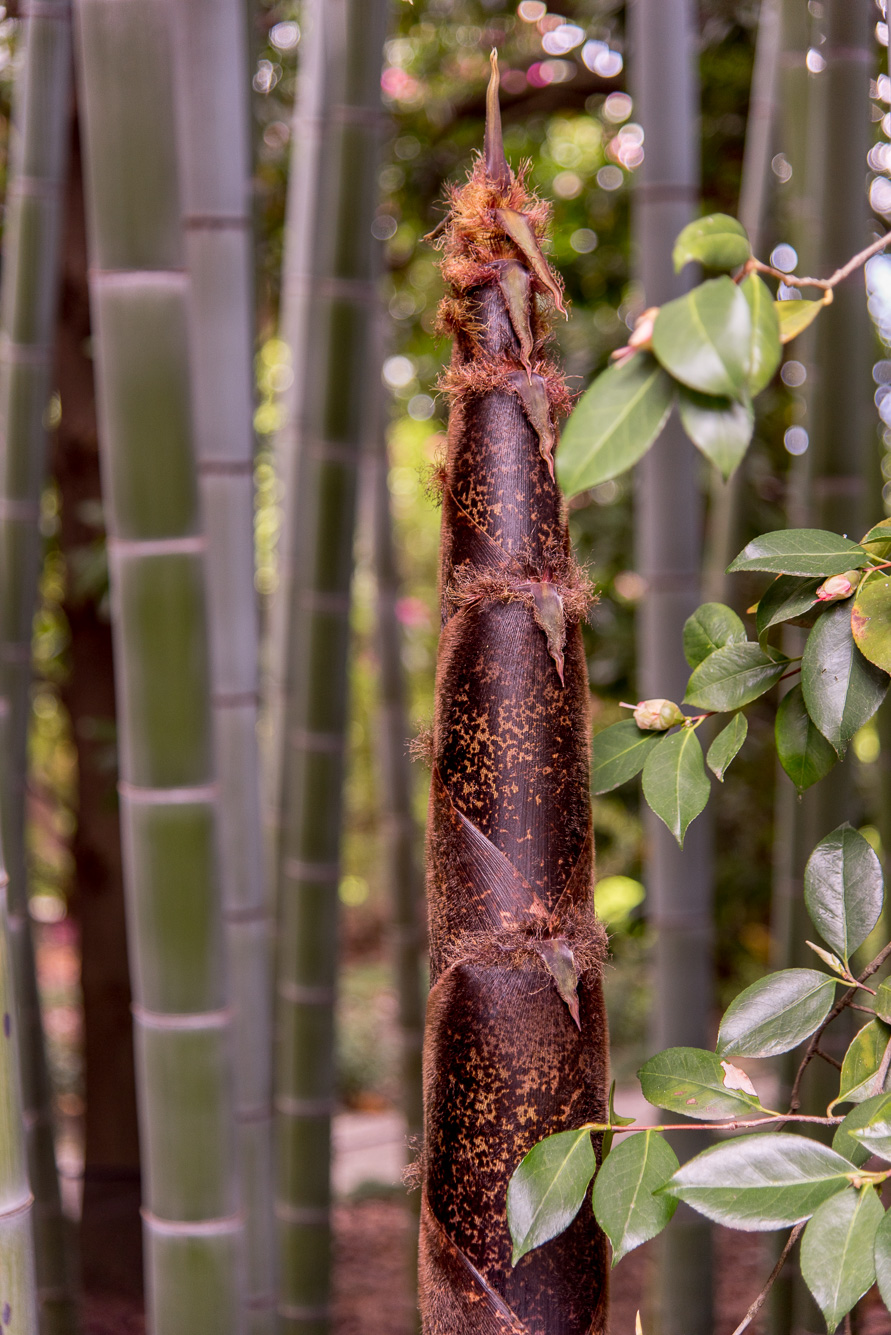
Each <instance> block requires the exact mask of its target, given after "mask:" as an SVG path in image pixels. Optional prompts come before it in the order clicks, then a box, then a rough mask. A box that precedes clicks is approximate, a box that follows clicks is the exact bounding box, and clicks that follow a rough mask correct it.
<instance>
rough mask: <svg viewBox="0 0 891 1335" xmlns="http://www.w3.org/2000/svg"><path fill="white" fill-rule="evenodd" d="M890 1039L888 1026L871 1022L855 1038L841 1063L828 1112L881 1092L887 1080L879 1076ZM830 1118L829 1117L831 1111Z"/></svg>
mask: <svg viewBox="0 0 891 1335" xmlns="http://www.w3.org/2000/svg"><path fill="white" fill-rule="evenodd" d="M889 1039H891V1026H889V1025H887V1024H885V1023H884V1021H883V1020H870V1022H869V1024H865V1025H864V1026H863V1028H862V1029H861V1030H860V1031H859V1032H858V1033H857V1034H855V1035H854V1040H853V1042H852V1043H851V1045H850V1046H849V1048H848V1050H847V1052H846V1053H845V1057H844V1061H843V1062H842V1069H841V1076H840V1078H839V1089H838V1095H837V1097H836V1098H834V1099H833V1101H832V1103H831V1104H830V1105H829V1107H830V1109H831V1108H834V1107H835V1106H836V1104H837V1103H862V1102H863V1100H864V1099H869V1098H872V1096H873V1095H874V1094H881V1093H883V1091H884V1087H885V1085H886V1084H887V1083H888V1079H887V1076H886V1077H885V1079H884V1080H880V1079H879V1077H880V1075H881V1067H882V1061H883V1058H884V1056H885V1052H886V1049H887V1047H888V1041H889ZM829 1115H830V1116H832V1114H831V1112H830V1113H829Z"/></svg>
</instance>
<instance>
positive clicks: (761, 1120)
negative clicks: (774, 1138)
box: [579, 1112, 844, 1136]
mask: <svg viewBox="0 0 891 1335" xmlns="http://www.w3.org/2000/svg"><path fill="white" fill-rule="evenodd" d="M843 1121H844V1118H843V1117H812V1116H810V1115H809V1114H806V1113H778V1112H771V1113H769V1114H768V1116H766V1117H743V1118H735V1119H734V1120H733V1121H730V1122H658V1123H657V1124H656V1125H655V1126H640V1125H639V1124H638V1123H637V1122H635V1123H633V1124H632V1125H629V1126H617V1125H616V1124H615V1123H614V1122H586V1123H585V1125H584V1126H583V1127H580V1128H579V1130H581V1131H593V1132H595V1133H597V1132H601V1131H613V1132H614V1133H615V1134H616V1135H617V1136H618V1135H624V1134H625V1133H626V1132H627V1133H633V1132H635V1131H660V1132H661V1131H747V1130H748V1129H749V1128H750V1127H753V1126H770V1125H771V1124H772V1123H774V1122H810V1123H812V1124H813V1125H815V1126H839V1125H840V1124H841V1123H842V1122H843Z"/></svg>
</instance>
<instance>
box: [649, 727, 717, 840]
mask: <svg viewBox="0 0 891 1335" xmlns="http://www.w3.org/2000/svg"><path fill="white" fill-rule="evenodd" d="M710 791H711V788H710V785H709V781H708V777H707V775H706V772H705V765H704V764H703V761H702V747H701V746H700V745H699V738H698V737H697V736H696V733H695V732H694V731H693V729H692V728H681V729H679V731H678V732H673V733H670V734H669V735H668V736H667V737H666V736H663V738H662V740H661V742H660V743H659V745H658V746H656V747H654V748H653V750H652V751H650V753H649V754H648V756H647V759H646V762H645V764H644V767H643V792H644V797H645V798H646V799H647V802H648V803H649V804H650V807H651V808H652V809H653V811H655V813H656V815H657V816H658V817H659V819H660V820H662V821H664V822H665V824H666V825H667V826H668V828H669V829H670V830H671V832H672V834H673V835H674V837H675V839H677V841H678V843H679V844H680V846H681V848H683V846H684V835H685V834H686V832H687V827H688V826H689V824H690V822H691V821H693V820H695V819H696V817H697V816H698V815H699V813H700V812H701V811H702V810H703V809H704V807H705V804H706V802H708V796H709V793H710Z"/></svg>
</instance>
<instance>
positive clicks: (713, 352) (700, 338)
mask: <svg viewBox="0 0 891 1335" xmlns="http://www.w3.org/2000/svg"><path fill="white" fill-rule="evenodd" d="M751 342H752V316H751V312H750V311H749V305H748V302H747V301H746V299H745V297H744V296H743V294H742V292H740V290H739V288H738V287H737V285H736V283H734V282H733V280H732V279H731V278H727V277H723V278H712V279H709V280H708V282H705V283H701V284H700V285H699V287H694V288H693V290H692V291H691V292H687V293H685V294H684V296H682V297H676V298H675V300H674V301H669V302H667V303H666V305H664V306H663V307H662V308H661V309H660V311H659V314H658V316H657V317H656V322H655V324H654V326H653V351H654V353H655V354H656V356H657V358H658V359H659V361H660V362H661V364H662V365H663V366H664V367H665V369H666V371H669V372H670V373H671V374H672V375H673V376H674V378H675V379H676V380H679V381H680V383H681V384H682V385H686V386H687V387H688V388H689V389H695V390H698V391H699V392H700V393H701V394H717V395H721V396H722V397H725V396H726V397H728V398H731V399H741V398H742V397H743V396H744V395H745V394H746V393H747V392H748V386H747V381H748V368H749V356H750V348H751Z"/></svg>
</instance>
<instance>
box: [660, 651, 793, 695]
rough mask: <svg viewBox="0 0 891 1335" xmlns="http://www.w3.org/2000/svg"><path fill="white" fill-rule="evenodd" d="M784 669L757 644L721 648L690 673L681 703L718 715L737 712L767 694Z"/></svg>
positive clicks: (785, 662)
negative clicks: (729, 711)
mask: <svg viewBox="0 0 891 1335" xmlns="http://www.w3.org/2000/svg"><path fill="white" fill-rule="evenodd" d="M777 658H778V659H779V661H777ZM788 666H789V660H788V659H786V658H783V657H782V656H781V655H777V657H776V658H774V657H771V656H769V655H768V654H766V653H765V652H764V650H763V649H762V648H761V646H760V644H754V643H752V642H751V641H748V640H747V641H746V642H745V643H744V644H725V645H724V647H723V648H722V649H716V650H715V652H714V653H713V654H709V656H708V658H706V659H705V661H704V662H702V663H700V664H699V666H698V667H695V668H694V669H693V671H692V673H691V674H690V680H689V682H688V683H687V694H686V695H685V696H684V703H685V704H688V705H695V706H696V707H697V708H698V709H714V710H718V711H719V712H724V711H728V710H731V709H740V708H741V707H742V706H743V705H747V704H749V703H750V702H751V701H752V700H757V699H758V696H759V695H763V694H764V692H765V691H769V690H770V688H771V686H773V685H774V684H775V683H776V682H778V681H779V679H780V677H782V675H783V673H784V672H785V671H786V669H787V668H788Z"/></svg>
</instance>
